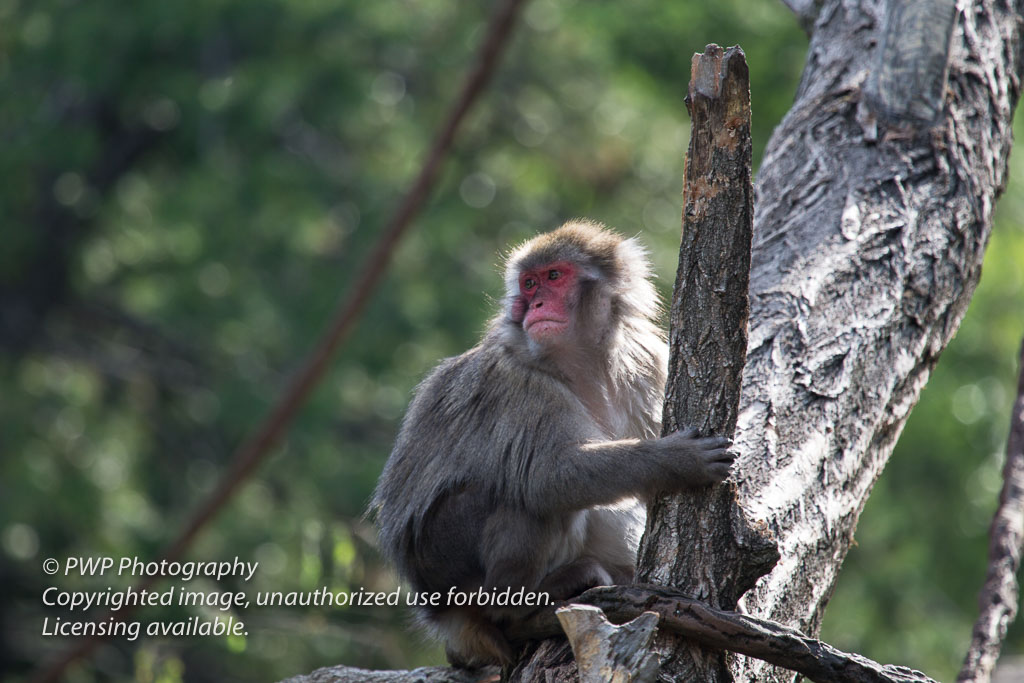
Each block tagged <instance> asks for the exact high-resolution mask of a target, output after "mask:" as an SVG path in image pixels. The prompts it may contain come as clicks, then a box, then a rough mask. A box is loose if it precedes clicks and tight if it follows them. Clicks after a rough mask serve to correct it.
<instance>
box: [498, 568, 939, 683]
mask: <svg viewBox="0 0 1024 683" xmlns="http://www.w3.org/2000/svg"><path fill="white" fill-rule="evenodd" d="M572 604H585V605H593V606H595V607H599V608H601V610H602V611H604V613H605V615H606V616H607V617H608V618H609V620H611V621H612V622H613V623H619V624H621V623H624V622H627V621H630V620H632V619H635V618H637V617H638V616H640V615H641V614H643V613H644V612H655V613H657V614H658V615H659V616H660V617H661V621H660V623H659V626H660V627H661V628H662V629H663V630H666V631H671V632H673V633H676V634H678V635H681V636H683V637H685V638H688V639H690V640H692V641H694V642H695V643H698V644H700V645H701V646H703V647H707V648H711V649H714V650H721V651H730V652H738V653H740V654H744V655H748V656H750V657H756V658H758V659H763V660H764V661H766V662H770V663H771V664H775V665H777V666H781V667H785V668H786V669H790V670H792V671H796V672H797V673H800V674H803V675H804V676H806V677H807V678H809V679H811V680H812V681H818V682H819V683H935V681H933V680H932V679H931V678H929V677H928V676H926V675H924V674H923V673H921V672H919V671H914V670H913V669H909V668H907V667H903V666H893V665H882V664H879V663H878V662H875V661H872V660H870V659H868V658H867V657H863V656H861V655H858V654H850V653H846V652H843V651H841V650H838V649H836V648H834V647H832V646H831V645H828V644H827V643H823V642H821V641H820V640H817V639H815V638H810V637H808V636H806V635H804V634H803V633H801V632H799V631H797V630H796V629H792V628H789V627H788V626H783V625H782V624H777V623H775V622H772V621H768V620H765V619H757V618H755V617H751V616H747V615H745V614H738V613H736V612H727V611H725V610H719V609H715V608H713V607H709V606H708V605H706V604H704V603H702V602H700V601H698V600H694V599H693V598H689V597H687V596H685V595H683V594H681V593H679V592H677V591H674V590H672V589H670V588H665V587H662V586H649V585H636V586H600V587H598V588H591V589H590V590H588V591H586V592H585V593H583V594H582V595H580V596H579V597H577V598H575V599H573V601H572ZM559 633H561V628H560V627H559V624H558V620H557V618H556V617H555V614H554V611H553V610H544V611H543V612H538V613H537V614H535V615H533V617H531V619H530V620H528V621H527V622H525V623H524V624H522V625H520V626H518V627H517V628H515V629H514V630H513V631H510V632H509V634H508V635H509V637H510V639H512V640H513V641H517V642H521V641H525V640H532V639H537V638H547V637H551V636H553V635H556V634H559Z"/></svg>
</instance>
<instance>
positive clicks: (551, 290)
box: [371, 221, 734, 666]
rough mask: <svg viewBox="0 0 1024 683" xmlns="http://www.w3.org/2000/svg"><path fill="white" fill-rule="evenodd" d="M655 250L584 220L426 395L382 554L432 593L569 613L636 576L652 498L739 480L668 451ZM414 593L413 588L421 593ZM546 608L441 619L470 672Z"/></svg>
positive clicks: (467, 611)
mask: <svg viewBox="0 0 1024 683" xmlns="http://www.w3.org/2000/svg"><path fill="white" fill-rule="evenodd" d="M649 271H650V267H649V264H648V262H647V258H646V254H645V252H644V249H643V248H642V247H641V246H640V245H639V244H638V243H637V242H636V241H635V240H633V239H624V238H622V237H621V236H619V235H618V234H616V233H614V232H611V231H609V230H606V229H605V228H603V227H602V226H599V225H596V224H594V223H589V222H584V221H574V222H570V223H567V224H565V225H563V226H562V227H561V228H559V229H557V230H555V231H553V232H550V233H547V234H543V235H539V236H537V237H535V238H534V239H532V240H530V241H528V242H526V243H525V244H523V245H522V246H520V247H519V248H517V249H515V250H514V251H513V252H512V254H511V255H510V257H509V259H508V262H507V267H506V271H505V290H506V294H505V299H504V306H503V309H502V310H501V311H500V312H499V313H498V315H496V316H495V317H494V319H492V320H491V322H490V324H489V326H488V328H487V331H486V333H485V334H484V337H483V339H482V340H481V341H480V343H479V344H478V345H477V346H475V347H473V348H472V349H470V350H469V351H467V352H465V353H464V354H462V355H461V356H457V357H455V358H449V359H446V360H444V361H443V362H442V363H441V364H440V365H439V366H438V367H437V368H436V369H435V370H434V371H433V372H431V373H430V375H429V376H428V377H427V378H426V379H425V380H423V382H422V383H421V384H420V386H419V387H418V388H417V390H416V395H415V398H414V399H413V401H412V404H411V405H410V406H409V410H408V413H407V414H406V416H405V420H404V422H403V423H402V428H401V431H400V432H399V435H398V439H397V441H396V443H395V448H394V451H393V452H392V453H391V457H390V458H389V459H388V462H387V465H386V466H385V468H384V472H383V474H382V475H381V477H380V481H379V483H378V485H377V491H376V493H375V495H374V499H373V502H372V503H371V507H372V508H373V509H375V510H376V513H377V522H378V525H379V529H380V546H381V550H382V552H383V554H384V555H385V556H386V557H387V558H388V559H389V560H390V561H392V562H393V563H394V564H395V565H396V567H397V569H398V572H399V573H400V574H401V576H402V577H403V579H404V581H406V582H407V583H406V584H405V587H406V589H407V590H414V591H416V592H418V593H428V592H430V593H433V592H439V593H441V595H442V596H448V595H450V590H451V589H453V588H454V589H455V590H457V591H462V592H473V591H478V590H480V589H483V590H485V591H491V590H492V589H498V590H503V589H505V588H508V587H511V588H512V589H513V590H518V589H520V588H525V589H526V590H527V591H543V592H547V593H549V595H550V597H551V599H552V600H563V599H566V598H569V597H572V596H574V595H577V594H579V593H580V592H582V591H583V590H585V589H587V588H591V587H593V586H597V585H610V584H617V583H629V582H631V581H632V580H633V572H634V565H635V561H636V550H637V546H638V544H639V541H640V535H641V534H642V533H643V529H644V522H645V516H646V512H645V507H644V505H643V504H642V503H641V502H640V500H638V499H641V500H642V499H646V498H648V497H650V496H652V495H653V494H655V493H657V492H659V491H665V492H674V491H679V490H681V489H684V488H688V487H696V486H706V485H710V484H714V483H717V482H720V481H722V480H724V479H725V478H726V477H727V476H728V474H729V469H730V467H731V466H732V463H733V458H734V454H733V453H731V452H730V451H729V450H728V449H729V446H730V442H729V440H727V439H724V438H719V437H705V438H699V437H697V436H696V434H694V433H693V432H692V431H680V432H676V433H674V434H670V435H668V436H665V437H660V438H659V432H660V428H661V406H662V400H663V397H664V386H665V373H666V366H667V346H666V343H665V337H664V335H663V333H662V332H661V330H659V328H658V327H657V325H656V324H655V321H654V319H655V317H656V316H657V315H658V312H659V308H660V304H659V301H658V296H657V294H656V292H655V289H654V287H653V285H652V284H651V282H650V273H649ZM410 584H411V585H410ZM529 611H530V610H529V609H527V610H526V611H524V610H523V609H522V608H519V609H515V608H508V607H462V606H455V605H451V604H447V603H446V602H444V601H442V604H440V605H437V606H431V607H427V608H426V609H424V610H423V616H424V617H425V621H426V623H427V624H428V625H430V626H431V627H432V628H433V629H434V631H435V632H436V634H437V635H439V636H440V637H442V638H443V639H444V640H445V642H446V651H447V655H448V658H449V660H450V661H451V662H452V663H453V664H456V665H460V666H480V665H486V664H492V663H507V662H509V661H510V659H511V657H512V654H513V653H512V650H511V648H510V646H509V643H508V642H507V640H506V639H505V637H504V635H503V632H502V628H503V627H504V626H505V625H507V624H509V623H510V622H511V621H512V620H515V619H521V618H523V617H524V616H525V614H527V613H528V612H529Z"/></svg>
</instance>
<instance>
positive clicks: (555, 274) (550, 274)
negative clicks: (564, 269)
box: [548, 270, 562, 280]
mask: <svg viewBox="0 0 1024 683" xmlns="http://www.w3.org/2000/svg"><path fill="white" fill-rule="evenodd" d="M560 277H562V273H561V272H559V271H557V270H549V271H548V279H549V280H557V279H558V278H560Z"/></svg>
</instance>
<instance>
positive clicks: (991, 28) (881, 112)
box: [733, 0, 1022, 680]
mask: <svg viewBox="0 0 1024 683" xmlns="http://www.w3.org/2000/svg"><path fill="white" fill-rule="evenodd" d="M920 4H921V5H927V6H930V7H931V9H932V14H931V16H932V21H933V22H938V23H940V24H941V23H942V18H943V17H944V16H946V14H944V12H945V13H949V12H948V6H949V3H947V2H942V1H939V2H924V3H920ZM918 9H920V8H918ZM1021 10H1022V7H1021V3H1019V2H1018V3H1015V4H1013V5H1011V4H1009V3H1005V2H995V1H993V0H981V1H978V2H973V3H972V4H971V5H970V7H969V8H968V10H967V11H966V12H963V13H960V14H959V16H957V17H956V26H955V28H953V29H952V31H951V36H952V39H951V40H949V41H948V42H944V41H943V40H941V39H936V38H935V36H934V30H933V29H928V30H926V29H925V26H926V25H927V21H926V20H925V19H922V17H927V16H928V13H927V12H921V11H918V12H916V14H913V15H910V16H907V15H900V14H899V13H898V12H894V11H891V10H890V11H889V12H888V13H887V12H886V7H885V4H884V3H879V2H870V1H862V2H859V3H857V2H839V1H838V0H829V1H828V2H826V3H825V4H824V5H823V6H822V8H821V11H820V13H819V15H818V17H817V21H816V22H815V24H814V33H813V35H812V39H811V45H810V50H809V55H808V60H807V67H806V69H805V72H804V75H803V80H802V84H801V87H800V90H799V92H798V94H797V99H796V103H795V104H794V106H793V108H792V110H791V111H790V113H789V114H788V115H787V116H786V118H785V119H784V120H783V122H782V124H781V125H780V126H779V127H778V129H777V130H776V131H775V134H774V135H773V136H772V139H771V141H770V142H769V145H768V148H767V150H766V153H765V157H764V162H763V165H762V169H761V172H760V175H759V178H758V182H757V187H756V191H757V192H756V198H757V201H756V204H755V218H754V252H753V264H752V271H751V284H750V292H751V314H750V320H751V329H750V339H749V345H748V353H747V366H746V368H745V370H744V387H743V395H742V405H741V410H740V419H739V424H738V427H737V442H738V444H739V446H740V450H741V453H742V460H741V462H740V463H739V466H738V472H739V474H738V476H737V477H736V479H737V481H738V483H739V486H740V501H741V503H742V504H743V505H744V506H745V507H746V508H747V510H748V511H749V513H750V514H751V515H752V516H753V517H755V518H758V519H765V520H769V523H770V525H771V527H772V530H773V531H774V532H775V534H776V536H777V538H778V540H779V546H780V551H781V553H782V559H781V561H780V562H779V563H778V565H777V566H776V567H775V569H774V570H773V571H772V572H771V573H770V574H769V575H767V576H766V577H764V578H763V579H762V580H761V581H760V582H759V583H758V585H757V586H756V587H755V589H754V590H753V591H751V592H750V593H748V594H747V595H746V596H744V598H743V599H742V600H741V604H742V605H743V607H744V608H745V609H746V610H747V611H749V612H750V613H751V614H754V615H758V616H761V617H764V618H769V619H773V620H776V621H780V622H783V623H786V624H789V625H791V626H795V627H797V628H800V629H801V630H803V631H805V632H808V633H811V634H813V633H816V632H817V631H818V628H819V626H820V623H821V618H822V614H823V612H824V608H825V605H826V603H827V602H828V598H829V596H830V595H831V593H832V589H833V586H834V583H835V580H836V577H837V574H838V571H839V567H840V565H841V564H842V561H843V559H844V557H845V556H846V552H847V550H848V548H849V545H850V541H851V539H852V538H853V532H854V529H855V527H856V523H857V518H858V517H859V515H860V512H861V510H862V509H863V507H864V504H865V502H866V501H867V497H868V494H869V493H870V490H871V487H872V485H873V484H874V482H875V480H876V479H877V478H878V476H879V474H880V473H881V471H882V467H883V466H884V465H885V462H886V460H887V459H888V457H889V455H890V453H891V452H892V448H893V445H894V444H895V442H896V439H897V438H898V436H899V434H900V431H901V430H902V429H903V425H904V423H905V422H906V419H907V416H908V414H909V412H910V409H911V407H913V405H914V403H915V402H916V401H917V398H918V394H919V393H920V390H921V388H922V387H923V386H924V383H925V381H926V380H927V378H928V375H929V373H930V371H931V368H932V367H933V366H934V364H935V361H936V360H937V358H938V356H939V353H940V352H941V351H942V350H943V348H945V346H946V344H947V343H948V341H949V340H950V338H951V337H952V336H953V334H954V332H955V331H956V329H957V326H958V325H959V324H960V320H961V319H962V317H963V314H964V311H965V310H966V308H967V304H968V302H969V301H970V297H971V294H972V293H973V291H974V287H975V285H976V284H977V281H978V278H979V276H980V274H981V261H982V256H983V252H984V248H985V244H986V243H987V241H988V237H989V232H990V230H991V225H992V211H993V206H994V203H995V199H996V197H997V196H998V194H999V193H1000V192H1001V191H1002V189H1003V187H1004V183H1005V178H1006V161H1007V157H1008V155H1009V151H1010V146H1011V142H1012V132H1011V121H1012V115H1013V109H1014V107H1015V105H1016V102H1017V98H1018V96H1019V89H1020V76H1021V71H1022V64H1021V57H1022V55H1021V35H1020V30H1021V24H1020V14H1021ZM876 44H877V45H879V48H878V50H877V54H876V53H875V52H876V51H875V50H874V49H873V48H874V46H875V45H876ZM947 45H948V46H949V59H948V67H949V68H948V74H949V76H948V86H946V87H937V86H936V84H935V81H936V80H939V81H941V80H943V79H944V76H945V74H944V71H945V69H943V68H942V66H943V63H944V62H946V60H945V59H938V58H937V56H936V46H938V48H939V49H940V50H942V51H945V49H946V46H947ZM894 46H895V47H894ZM908 46H909V47H908ZM896 47H899V48H900V49H899V50H897V49H896ZM915 50H916V51H917V55H918V56H919V59H918V60H917V61H915V59H914V54H913V53H914V51H915ZM897 52H898V53H899V54H898V55H897V54H896V53H897ZM915 64H916V65H918V66H919V68H917V69H916V70H915V69H914V65H915ZM936 65H938V66H936ZM865 90H866V91H867V92H866V93H865ZM936 93H939V94H941V95H943V96H944V97H941V98H940V100H939V104H938V105H937V106H936V105H935V100H934V98H935V96H936ZM865 94H866V95H867V96H865ZM929 112H935V116H934V119H933V120H932V121H929V120H928V118H929ZM733 673H734V675H735V676H736V678H737V679H742V680H791V679H792V678H793V674H792V673H790V672H785V671H782V670H773V669H772V668H771V667H770V666H769V665H767V664H764V663H763V662H760V661H756V660H752V659H750V660H747V659H743V658H739V659H738V661H736V662H735V664H734V665H733Z"/></svg>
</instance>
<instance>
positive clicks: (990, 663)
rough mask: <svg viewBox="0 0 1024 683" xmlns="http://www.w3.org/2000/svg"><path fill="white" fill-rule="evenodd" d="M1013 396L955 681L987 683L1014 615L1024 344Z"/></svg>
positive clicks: (1023, 531)
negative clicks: (974, 610)
mask: <svg viewBox="0 0 1024 683" xmlns="http://www.w3.org/2000/svg"><path fill="white" fill-rule="evenodd" d="M1019 362H1020V366H1019V367H1020V377H1019V379H1018V380H1017V400H1016V402H1015V403H1014V404H1013V413H1012V414H1011V416H1010V436H1009V438H1008V439H1007V442H1006V464H1005V465H1004V466H1003V489H1002V491H1001V492H1000V494H999V507H998V508H997V509H996V514H995V516H994V517H993V518H992V527H991V528H990V529H989V545H988V575H987V577H986V578H985V584H984V585H983V586H982V588H981V592H980V594H979V596H978V608H979V612H980V614H979V615H978V620H977V621H976V622H975V623H974V631H973V633H972V634H971V644H970V646H969V647H968V648H967V655H966V657H964V665H963V668H962V669H961V670H960V676H959V677H958V678H957V681H959V682H960V683H968V681H970V682H971V683H985V682H987V681H988V680H989V679H990V678H991V676H992V670H993V669H994V668H995V665H996V660H997V659H999V650H1000V649H1001V648H1002V645H1003V641H1004V640H1005V639H1006V630H1007V628H1009V626H1010V624H1011V623H1012V622H1013V619H1014V617H1016V616H1017V598H1018V594H1019V590H1018V586H1017V571H1018V570H1019V569H1020V554H1021V546H1022V545H1024V343H1022V344H1021V348H1020V361H1019Z"/></svg>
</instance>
